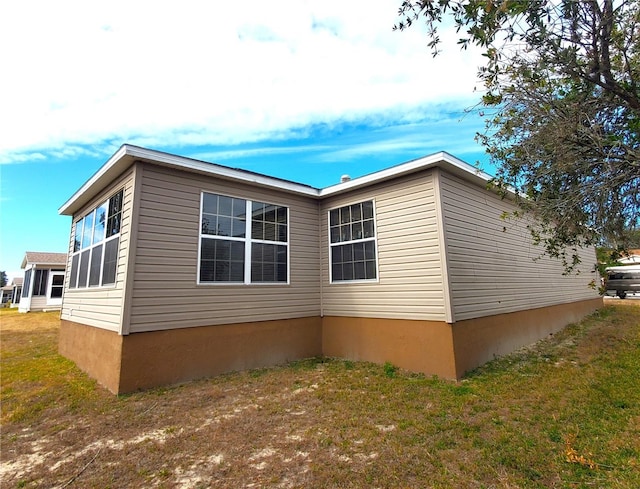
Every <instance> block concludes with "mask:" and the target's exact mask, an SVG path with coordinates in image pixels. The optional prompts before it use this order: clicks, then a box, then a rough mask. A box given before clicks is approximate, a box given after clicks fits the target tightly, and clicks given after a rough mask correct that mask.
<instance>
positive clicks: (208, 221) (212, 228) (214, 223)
mask: <svg viewBox="0 0 640 489" xmlns="http://www.w3.org/2000/svg"><path fill="white" fill-rule="evenodd" d="M202 234H210V235H216V234H218V217H217V216H215V215H212V214H203V215H202Z"/></svg>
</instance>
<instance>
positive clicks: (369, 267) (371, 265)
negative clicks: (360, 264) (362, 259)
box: [365, 261, 376, 279]
mask: <svg viewBox="0 0 640 489" xmlns="http://www.w3.org/2000/svg"><path fill="white" fill-rule="evenodd" d="M365 267H366V274H367V276H366V278H367V279H375V278H376V262H375V261H367V262H366V264H365Z"/></svg>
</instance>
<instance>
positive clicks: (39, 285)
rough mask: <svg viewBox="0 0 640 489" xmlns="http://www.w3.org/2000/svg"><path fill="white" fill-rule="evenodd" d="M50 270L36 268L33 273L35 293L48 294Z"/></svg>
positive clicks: (35, 294)
mask: <svg viewBox="0 0 640 489" xmlns="http://www.w3.org/2000/svg"><path fill="white" fill-rule="evenodd" d="M48 278H49V270H35V273H34V274H33V295H34V297H35V296H37V295H47V279H48Z"/></svg>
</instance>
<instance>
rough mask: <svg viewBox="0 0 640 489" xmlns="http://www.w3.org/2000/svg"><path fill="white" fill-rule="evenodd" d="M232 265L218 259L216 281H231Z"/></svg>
mask: <svg viewBox="0 0 640 489" xmlns="http://www.w3.org/2000/svg"><path fill="white" fill-rule="evenodd" d="M230 268H231V267H230V266H229V262H227V261H216V269H215V275H214V280H215V281H216V282H230V281H231V278H230V277H231V274H230Z"/></svg>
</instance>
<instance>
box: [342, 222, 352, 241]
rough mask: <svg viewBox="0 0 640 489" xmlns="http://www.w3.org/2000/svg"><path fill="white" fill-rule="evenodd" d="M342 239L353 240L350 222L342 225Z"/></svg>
mask: <svg viewBox="0 0 640 489" xmlns="http://www.w3.org/2000/svg"><path fill="white" fill-rule="evenodd" d="M340 241H351V226H350V225H349V224H346V225H344V226H340Z"/></svg>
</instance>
